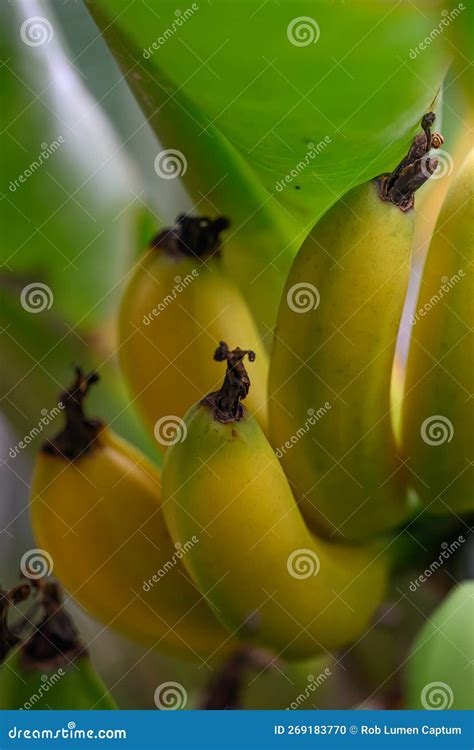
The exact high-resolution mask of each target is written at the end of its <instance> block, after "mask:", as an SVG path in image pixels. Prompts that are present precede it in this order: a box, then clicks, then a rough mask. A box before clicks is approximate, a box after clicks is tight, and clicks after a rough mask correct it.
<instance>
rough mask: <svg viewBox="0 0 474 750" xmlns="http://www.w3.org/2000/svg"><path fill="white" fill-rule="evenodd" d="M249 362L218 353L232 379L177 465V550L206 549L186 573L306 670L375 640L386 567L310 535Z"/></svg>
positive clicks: (179, 449)
mask: <svg viewBox="0 0 474 750" xmlns="http://www.w3.org/2000/svg"><path fill="white" fill-rule="evenodd" d="M247 353H248V352H245V351H242V350H241V349H236V350H234V351H232V352H231V351H229V350H228V349H227V347H226V345H225V344H224V343H223V342H221V345H220V347H219V348H218V350H217V351H216V355H215V356H216V358H217V359H220V360H222V359H226V360H227V368H228V369H227V374H226V378H225V380H224V384H223V386H222V388H221V389H220V391H218V392H217V393H213V394H210V395H209V396H208V397H207V398H206V399H204V401H202V402H200V403H199V404H197V405H195V406H194V407H193V408H192V409H191V410H190V411H189V412H188V414H187V416H186V419H185V421H186V427H187V437H186V440H185V441H184V442H181V443H177V444H175V445H174V446H172V447H171V448H170V449H169V451H168V452H167V454H166V456H165V467H164V474H163V493H164V506H163V507H164V513H165V518H166V521H167V524H168V527H169V529H170V532H171V535H172V537H173V538H174V540H175V542H180V543H181V544H185V543H186V540H187V539H190V538H192V537H193V536H197V537H198V538H199V543H198V544H195V545H194V546H193V547H192V549H190V550H189V552H188V554H187V555H186V556H185V558H184V559H183V562H184V564H185V565H186V566H187V568H188V570H189V572H190V574H191V576H192V577H193V579H194V581H195V582H196V584H197V586H198V587H199V589H200V590H201V591H202V592H206V596H207V598H208V600H209V601H210V603H211V604H212V605H213V607H214V608H215V613H216V615H217V617H219V618H220V619H221V620H222V622H223V623H224V624H225V625H226V626H227V627H228V628H229V629H231V630H232V631H235V632H237V633H239V634H240V635H241V636H245V637H247V638H249V639H250V640H251V641H253V642H254V643H256V644H257V645H259V646H264V647H267V648H270V649H272V650H274V651H276V652H277V653H279V654H282V655H283V656H284V657H285V658H288V659H301V658H306V657H309V656H311V655H313V654H316V653H319V652H321V650H325V649H326V650H328V649H333V648H338V647H340V646H343V645H344V644H347V643H350V642H351V641H353V640H354V639H356V638H357V637H359V636H360V635H361V633H363V632H364V630H365V629H366V628H367V625H368V623H369V621H370V618H371V617H372V615H373V613H374V611H375V609H376V607H377V606H378V605H379V603H380V602H381V600H382V597H383V592H384V584H385V563H384V561H383V560H382V559H381V557H380V554H379V553H378V552H377V551H376V550H374V549H373V548H370V547H355V546H342V545H335V544H331V543H329V542H327V541H323V540H321V539H318V538H317V537H315V536H313V535H312V534H311V533H310V532H309V531H308V529H307V527H306V525H305V522H304V520H303V518H302V516H301V514H300V511H299V509H298V506H297V504H296V503H295V500H294V498H293V495H292V493H291V490H290V487H289V485H288V482H287V479H286V477H285V475H284V473H283V470H282V468H281V466H280V463H279V462H278V460H277V458H276V456H275V454H274V452H273V450H272V448H271V446H270V444H269V443H268V441H267V439H266V437H265V435H264V434H263V432H262V430H261V429H260V427H259V425H258V423H257V422H256V420H255V419H254V418H253V417H252V416H251V415H249V414H248V413H247V412H246V411H245V410H244V409H243V407H242V406H241V404H240V399H241V398H245V395H246V394H247V392H248V389H249V379H248V376H247V373H246V371H245V368H244V366H243V364H242V359H243V357H244V356H245V355H246V354H247ZM248 354H249V356H250V359H253V352H249V353H248Z"/></svg>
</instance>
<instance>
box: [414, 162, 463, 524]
mask: <svg viewBox="0 0 474 750" xmlns="http://www.w3.org/2000/svg"><path fill="white" fill-rule="evenodd" d="M473 183H474V151H473V150H471V152H470V154H469V156H468V157H467V158H466V160H465V161H464V163H463V165H462V167H461V169H460V170H459V171H458V173H457V174H456V176H455V177H454V178H453V181H452V183H451V186H450V189H449V192H448V194H447V196H446V199H445V201H444V203H443V206H442V209H441V212H440V215H439V218H438V221H437V224H436V228H435V231H434V234H433V237H432V240H431V243H430V247H429V251H428V256H427V259H426V263H425V268H424V271H423V276H422V279H421V286H420V292H419V297H418V301H417V304H416V311H415V313H414V314H413V315H412V317H411V323H412V337H411V344H410V353H409V358H408V366H407V376H406V386H405V397H404V405H403V422H402V439H403V450H404V452H405V455H406V458H407V462H408V465H409V468H410V469H411V472H412V476H411V478H412V482H413V484H414V486H415V488H416V490H417V493H418V496H419V498H420V501H421V503H422V506H423V507H424V508H426V510H427V511H428V512H429V513H433V514H449V513H450V512H453V511H454V512H457V513H460V512H466V511H472V510H473V509H474V462H473V459H474V455H473V440H472V424H473V422H474V403H473V399H472V382H473V371H474V338H473V333H472V320H473V317H474V296H473V260H474V236H473V232H472V227H473V220H474V204H473V196H472V191H473Z"/></svg>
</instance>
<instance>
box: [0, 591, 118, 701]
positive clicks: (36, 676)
mask: <svg viewBox="0 0 474 750" xmlns="http://www.w3.org/2000/svg"><path fill="white" fill-rule="evenodd" d="M42 585H43V592H42V600H43V607H44V616H43V618H42V620H41V622H40V623H39V625H38V626H37V628H36V629H35V631H34V633H33V635H31V636H30V637H29V638H28V640H26V641H25V642H24V643H23V644H22V645H21V646H19V647H18V648H17V649H16V650H15V651H13V652H12V653H11V655H10V656H9V657H8V659H7V661H6V662H5V664H4V665H3V666H2V667H1V669H0V709H2V710H18V709H25V710H28V709H35V710H41V709H43V710H48V709H53V710H68V711H71V710H90V709H97V710H109V709H116V708H117V706H116V705H115V702H114V701H113V699H112V697H111V696H110V694H109V692H108V691H107V688H106V687H105V685H104V683H103V682H102V680H101V678H100V677H99V675H98V674H97V672H96V671H95V669H94V667H93V665H92V663H91V661H90V658H89V655H88V653H87V651H86V649H85V647H84V645H83V644H82V643H81V641H80V639H79V637H78V633H77V630H76V628H75V626H74V624H73V622H72V620H71V618H70V617H69V615H68V614H67V613H66V611H65V610H64V608H63V603H62V596H61V594H60V592H59V589H58V587H57V585H56V584H54V583H43V584H42Z"/></svg>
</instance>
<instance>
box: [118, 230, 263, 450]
mask: <svg viewBox="0 0 474 750" xmlns="http://www.w3.org/2000/svg"><path fill="white" fill-rule="evenodd" d="M227 226H228V221H227V220H226V219H223V218H221V219H215V220H214V221H211V220H210V219H207V218H206V217H201V218H197V217H187V216H181V217H179V219H178V222H177V224H176V225H175V226H174V227H172V228H170V229H166V230H164V231H163V232H161V233H160V234H159V235H158V236H157V237H156V239H155V240H154V242H153V246H152V247H151V248H150V249H149V251H148V252H147V253H146V254H145V255H144V257H143V258H142V259H141V260H140V262H139V264H138V266H137V268H136V269H135V271H134V274H133V276H132V278H131V280H130V283H129V284H128V286H127V289H126V290H125V294H124V297H123V300H122V304H121V309H120V317H119V336H120V348H119V357H120V364H121V367H122V370H123V373H124V375H125V377H126V380H127V382H128V385H129V388H130V392H131V394H132V396H133V398H134V403H135V404H136V406H137V407H138V410H139V412H140V414H141V415H142V417H143V419H144V421H145V423H146V424H147V425H148V427H149V428H150V430H151V431H152V432H154V434H155V437H156V439H157V441H158V444H161V445H162V446H166V445H168V444H170V442H172V439H173V438H172V436H171V437H170V435H169V434H168V431H170V430H171V428H172V427H173V425H174V424H176V422H179V420H180V419H181V417H183V416H184V414H185V413H186V412H187V410H188V409H189V407H190V406H192V404H194V403H195V402H196V401H198V400H200V399H201V398H203V397H204V396H205V395H206V393H209V391H211V390H214V389H215V388H216V387H217V385H218V382H219V379H220V373H219V366H218V365H217V364H216V362H214V361H213V360H212V352H213V351H214V346H215V341H216V340H217V341H219V340H220V339H227V340H231V338H230V337H231V336H232V335H233V332H234V331H235V332H238V335H239V337H240V340H241V341H243V342H245V346H247V347H248V348H249V349H250V348H252V349H255V350H256V351H257V353H258V365H257V370H256V373H255V389H254V390H253V392H252V395H251V396H250V398H249V409H250V410H251V411H252V413H254V414H255V416H256V417H257V419H258V421H259V422H260V424H261V426H262V427H263V429H266V423H267V377H268V357H267V355H266V352H265V347H264V346H263V343H262V342H261V339H260V335H259V333H258V331H257V327H256V325H255V323H254V321H253V319H252V316H251V314H250V311H249V309H248V307H247V304H246V302H245V300H244V298H243V297H242V295H241V293H240V291H239V290H238V288H237V286H236V285H235V284H234V283H233V282H232V281H230V280H229V279H228V278H226V276H225V275H224V274H223V273H222V263H221V260H222V259H221V257H220V249H221V242H220V237H219V235H220V232H221V231H222V230H223V229H225V228H226V227H227ZM196 363H199V365H197V364H196Z"/></svg>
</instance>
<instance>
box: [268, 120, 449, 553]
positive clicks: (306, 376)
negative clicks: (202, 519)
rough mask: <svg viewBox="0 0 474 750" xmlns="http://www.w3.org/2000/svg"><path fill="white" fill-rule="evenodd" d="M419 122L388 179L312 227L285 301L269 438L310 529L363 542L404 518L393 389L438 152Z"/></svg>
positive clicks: (362, 189) (363, 189)
mask: <svg viewBox="0 0 474 750" xmlns="http://www.w3.org/2000/svg"><path fill="white" fill-rule="evenodd" d="M433 121H434V115H433V114H432V113H430V114H428V115H425V117H424V118H423V123H422V126H423V133H422V134H420V135H418V136H417V137H416V138H415V140H414V142H413V144H412V146H411V148H410V151H409V153H408V154H407V156H406V157H405V159H404V160H403V161H402V162H401V163H400V164H399V165H398V167H397V168H396V169H395V170H394V172H393V173H391V174H387V175H382V176H381V177H380V178H378V179H377V180H373V181H372V182H370V183H367V184H364V185H361V186H359V187H356V188H354V189H353V190H351V191H350V192H349V193H348V194H347V195H345V196H344V197H343V198H341V199H340V200H339V201H338V202H337V203H336V204H335V205H334V206H333V207H332V208H331V209H330V210H329V211H328V212H327V213H326V214H325V216H323V218H322V219H321V220H320V221H319V222H318V223H317V224H316V226H315V228H314V229H313V231H312V232H311V234H310V235H309V237H308V239H307V240H306V242H305V243H304V244H303V246H302V248H301V250H300V252H299V253H298V255H297V257H296V259H295V261H294V264H293V267H292V269H291V272H290V275H289V278H288V281H287V287H286V290H285V293H284V297H283V299H282V302H281V306H280V311H279V316H278V322H277V328H276V333H275V340H274V348H273V354H272V359H271V365H270V376H269V415H270V428H269V429H270V438H271V442H272V445H273V447H274V449H275V450H276V452H277V455H278V456H279V458H280V459H281V462H282V465H283V468H284V470H285V473H286V475H287V477H288V479H289V481H290V484H291V486H292V488H293V491H294V493H295V495H296V499H297V501H298V505H299V507H300V509H301V512H302V513H303V516H304V517H305V519H306V520H307V522H308V523H309V524H310V526H312V527H313V528H314V529H316V530H318V531H319V532H320V533H322V534H324V535H325V536H328V537H334V538H344V539H363V538H365V537H369V536H370V535H373V534H376V533H378V532H383V531H385V530H388V529H391V528H393V527H395V526H397V525H398V524H399V523H401V522H402V520H403V519H404V518H405V517H406V516H407V514H408V512H409V506H408V502H407V496H406V491H405V476H404V471H403V465H402V462H401V460H400V459H399V457H398V456H397V450H396V445H395V440H394V435H393V430H392V425H391V418H390V379H391V372H392V365H393V358H394V352H395V345H396V341H397V335H398V330H399V323H400V318H401V313H402V309H403V304H404V300H405V295H406V291H407V285H408V279H409V272H410V254H411V244H412V238H413V229H414V221H413V211H412V210H411V208H412V206H413V200H414V199H413V193H414V191H415V190H416V189H417V187H419V186H420V184H422V183H423V182H424V181H426V179H428V177H429V175H430V174H432V172H433V171H434V169H435V168H436V166H437V161H436V160H435V159H430V158H429V148H430V147H432V146H435V145H436V146H438V145H440V143H441V142H442V138H441V136H439V135H438V134H437V133H431V131H430V127H431V125H432V123H433Z"/></svg>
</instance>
